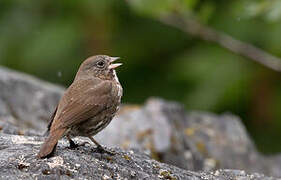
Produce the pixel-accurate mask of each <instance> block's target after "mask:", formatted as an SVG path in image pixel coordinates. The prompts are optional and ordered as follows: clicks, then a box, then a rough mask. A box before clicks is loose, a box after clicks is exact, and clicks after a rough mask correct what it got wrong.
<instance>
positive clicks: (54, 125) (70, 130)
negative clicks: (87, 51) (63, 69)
mask: <svg viewBox="0 0 281 180" xmlns="http://www.w3.org/2000/svg"><path fill="white" fill-rule="evenodd" d="M117 59H118V58H117V57H109V56H106V55H97V56H93V57H90V58H88V59H86V60H85V61H84V62H83V63H82V64H81V66H80V68H79V70H78V72H77V74H76V76H75V79H74V81H73V83H72V84H71V85H70V87H69V88H68V89H67V90H66V91H65V93H64V95H63V96H62V98H61V100H60V101H59V104H58V106H57V108H56V110H55V113H54V114H53V117H52V119H51V121H50V123H49V125H48V133H49V135H48V137H47V139H46V140H45V142H44V144H43V145H42V146H41V149H40V152H39V153H38V155H37V157H38V158H44V157H49V156H51V154H52V153H53V152H54V150H55V147H56V145H57V142H58V140H59V139H60V138H62V137H63V136H66V137H67V139H68V140H69V142H70V146H75V145H76V144H75V143H74V142H73V141H72V140H71V138H72V137H75V136H85V137H89V138H90V139H91V141H93V142H94V143H95V144H96V145H97V147H98V149H100V150H103V151H105V150H104V149H103V148H102V146H101V145H99V143H98V142H97V141H95V139H94V138H93V137H92V136H94V135H95V134H97V133H98V132H100V131H101V130H102V129H104V128H105V127H106V126H107V125H108V124H109V123H110V122H111V120H112V118H113V117H114V115H115V113H116V112H117V111H118V108H119V105H120V102H121V97H122V93H123V90H122V87H121V85H120V83H119V81H118V78H117V75H116V72H115V68H117V67H118V66H120V65H122V64H120V63H115V64H113V62H114V61H115V60H117Z"/></svg>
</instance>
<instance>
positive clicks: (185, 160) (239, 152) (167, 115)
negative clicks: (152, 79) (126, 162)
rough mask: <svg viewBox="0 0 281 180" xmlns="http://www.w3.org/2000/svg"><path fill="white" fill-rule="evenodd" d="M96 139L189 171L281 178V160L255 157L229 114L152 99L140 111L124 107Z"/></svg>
mask: <svg viewBox="0 0 281 180" xmlns="http://www.w3.org/2000/svg"><path fill="white" fill-rule="evenodd" d="M96 137H97V139H98V140H99V141H100V142H103V144H106V145H107V146H109V147H122V148H125V149H126V148H128V149H130V148H138V149H143V150H147V151H148V152H149V153H150V155H151V156H152V157H153V158H154V159H157V160H160V161H161V162H165V163H168V164H173V165H175V166H178V167H181V168H184V169H188V170H196V171H197V170H204V171H206V170H215V169H218V168H227V169H241V170H247V171H249V172H262V173H264V174H267V175H272V176H276V177H281V156H280V155H278V156H270V157H268V156H263V155H261V154H260V153H258V152H257V150H256V148H255V146H254V144H253V143H252V140H251V139H250V138H249V136H248V134H247V132H246V129H245V128H244V126H243V124H242V123H241V120H240V119H239V118H238V117H237V116H234V115H231V114H223V115H215V114H212V113H206V112H186V111H185V109H184V108H183V107H182V106H181V105H179V104H178V103H173V102H167V101H164V100H161V99H155V98H152V99H150V100H148V102H147V103H146V104H145V105H144V106H143V107H132V106H127V107H126V106H125V107H123V109H122V111H121V112H120V113H119V115H118V116H117V117H116V118H115V119H114V120H113V121H112V123H111V124H110V125H109V126H108V127H107V128H106V129H105V130H104V131H102V132H101V133H100V134H98V135H97V136H96Z"/></svg>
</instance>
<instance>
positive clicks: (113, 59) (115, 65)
mask: <svg viewBox="0 0 281 180" xmlns="http://www.w3.org/2000/svg"><path fill="white" fill-rule="evenodd" d="M118 59H120V58H119V57H110V65H109V66H108V68H109V69H115V68H117V67H119V66H121V65H122V63H115V64H112V63H113V62H114V61H116V60H118Z"/></svg>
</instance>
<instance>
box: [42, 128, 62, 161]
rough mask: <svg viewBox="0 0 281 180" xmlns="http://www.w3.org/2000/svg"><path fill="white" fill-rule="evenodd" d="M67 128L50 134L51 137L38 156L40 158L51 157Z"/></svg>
mask: <svg viewBox="0 0 281 180" xmlns="http://www.w3.org/2000/svg"><path fill="white" fill-rule="evenodd" d="M65 131H66V129H65V128H63V129H57V130H55V131H52V132H50V134H49V136H48V137H47V139H46V140H45V142H44V144H43V145H42V146H41V148H40V151H39V153H38V155H37V157H38V158H45V157H49V156H51V155H52V154H53V152H54V151H55V148H56V146H57V143H58V140H59V139H60V138H61V137H62V136H63V134H64V132H65Z"/></svg>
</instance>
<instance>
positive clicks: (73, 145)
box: [69, 141, 89, 149]
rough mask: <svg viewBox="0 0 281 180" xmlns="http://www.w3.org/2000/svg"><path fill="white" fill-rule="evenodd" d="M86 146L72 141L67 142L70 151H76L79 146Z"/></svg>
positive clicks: (84, 143)
mask: <svg viewBox="0 0 281 180" xmlns="http://www.w3.org/2000/svg"><path fill="white" fill-rule="evenodd" d="M86 144H89V143H88V142H83V143H81V144H77V143H75V142H74V141H69V148H70V149H76V148H78V147H79V146H85V145H86Z"/></svg>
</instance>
